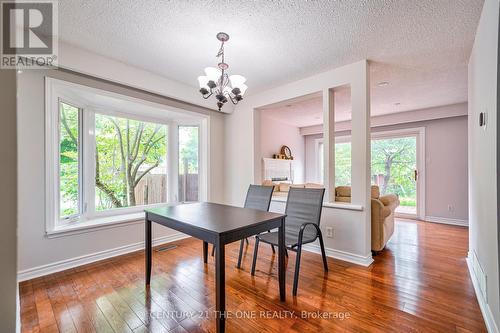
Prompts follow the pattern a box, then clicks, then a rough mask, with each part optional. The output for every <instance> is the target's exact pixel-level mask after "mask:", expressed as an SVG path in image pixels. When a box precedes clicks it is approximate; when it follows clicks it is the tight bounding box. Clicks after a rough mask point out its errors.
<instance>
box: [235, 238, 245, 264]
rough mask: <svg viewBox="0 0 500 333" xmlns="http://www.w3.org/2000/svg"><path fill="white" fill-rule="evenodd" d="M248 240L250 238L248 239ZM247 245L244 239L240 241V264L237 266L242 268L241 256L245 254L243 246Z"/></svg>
mask: <svg viewBox="0 0 500 333" xmlns="http://www.w3.org/2000/svg"><path fill="white" fill-rule="evenodd" d="M247 242H248V240H247ZM244 245H245V241H244V240H243V239H242V240H241V241H240V253H239V254H238V265H236V267H238V268H240V267H241V257H242V256H243V246H244Z"/></svg>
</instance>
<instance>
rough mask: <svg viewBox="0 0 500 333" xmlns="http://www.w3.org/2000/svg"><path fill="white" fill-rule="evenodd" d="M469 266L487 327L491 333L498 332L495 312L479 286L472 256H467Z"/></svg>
mask: <svg viewBox="0 0 500 333" xmlns="http://www.w3.org/2000/svg"><path fill="white" fill-rule="evenodd" d="M466 261H467V267H468V268H469V274H470V278H471V280H472V285H473V286H474V291H475V293H476V298H477V301H478V303H479V308H480V309H481V313H482V314H483V318H484V322H485V323H486V329H487V330H488V332H489V333H498V332H499V331H498V326H497V324H496V323H495V319H494V318H493V313H491V309H490V306H489V305H488V303H487V302H486V300H485V299H484V297H483V294H482V292H481V290H480V288H479V281H478V280H477V278H476V274H475V273H474V269H473V268H472V263H471V259H470V257H467V259H466Z"/></svg>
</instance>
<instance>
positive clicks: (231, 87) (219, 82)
mask: <svg viewBox="0 0 500 333" xmlns="http://www.w3.org/2000/svg"><path fill="white" fill-rule="evenodd" d="M217 39H218V40H219V41H220V42H221V45H220V48H219V52H218V53H217V56H216V57H217V58H221V62H219V64H218V65H217V67H218V68H215V67H207V68H205V74H206V75H204V76H198V83H199V84H200V93H201V94H202V95H203V98H204V99H207V98H209V97H210V96H212V95H213V94H215V98H216V99H217V107H218V108H219V111H220V110H221V108H222V106H224V104H226V103H227V101H228V99H230V100H231V102H232V103H233V104H238V102H239V101H241V100H242V99H243V95H244V94H245V91H246V90H247V88H248V87H247V86H246V84H245V81H246V80H247V79H245V77H243V76H242V75H231V76H228V75H227V73H226V71H227V69H228V68H229V65H228V64H227V63H225V62H224V43H225V42H227V41H228V40H229V35H228V34H226V33H225V32H219V33H218V34H217Z"/></svg>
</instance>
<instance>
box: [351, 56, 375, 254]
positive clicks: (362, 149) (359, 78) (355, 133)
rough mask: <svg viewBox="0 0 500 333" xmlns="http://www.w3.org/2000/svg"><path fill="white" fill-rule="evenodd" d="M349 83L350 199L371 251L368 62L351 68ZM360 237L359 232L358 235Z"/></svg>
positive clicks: (368, 252) (368, 250)
mask: <svg viewBox="0 0 500 333" xmlns="http://www.w3.org/2000/svg"><path fill="white" fill-rule="evenodd" d="M354 77H355V78H356V80H353V84H352V86H351V99H352V120H351V189H352V191H351V198H352V203H353V204H360V205H362V206H363V209H364V211H365V235H364V237H365V244H366V248H365V251H364V253H365V254H366V256H370V255H371V253H370V250H371V246H370V244H371V198H370V196H371V191H370V183H371V180H370V173H371V148H370V147H371V140H370V79H369V66H368V62H367V61H364V62H362V63H359V64H358V65H357V66H356V67H355V73H354ZM360 237H361V235H360Z"/></svg>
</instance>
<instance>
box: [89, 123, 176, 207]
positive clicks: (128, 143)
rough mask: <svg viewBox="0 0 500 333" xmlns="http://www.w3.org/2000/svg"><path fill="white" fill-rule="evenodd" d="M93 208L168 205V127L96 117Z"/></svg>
mask: <svg viewBox="0 0 500 333" xmlns="http://www.w3.org/2000/svg"><path fill="white" fill-rule="evenodd" d="M95 146H96V149H95V209H96V211H103V210H108V209H114V208H122V207H131V206H140V205H148V204H153V203H161V202H167V195H166V194H167V189H166V185H167V164H166V162H167V158H166V156H167V126H166V125H164V124H155V123H151V122H146V121H139V120H132V119H127V118H119V117H113V116H106V115H101V114H96V115H95Z"/></svg>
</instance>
